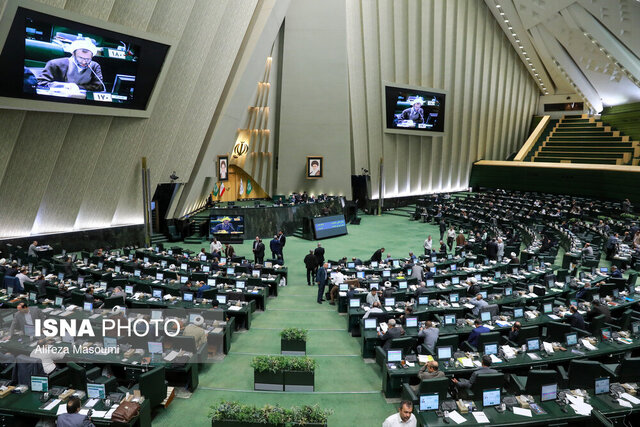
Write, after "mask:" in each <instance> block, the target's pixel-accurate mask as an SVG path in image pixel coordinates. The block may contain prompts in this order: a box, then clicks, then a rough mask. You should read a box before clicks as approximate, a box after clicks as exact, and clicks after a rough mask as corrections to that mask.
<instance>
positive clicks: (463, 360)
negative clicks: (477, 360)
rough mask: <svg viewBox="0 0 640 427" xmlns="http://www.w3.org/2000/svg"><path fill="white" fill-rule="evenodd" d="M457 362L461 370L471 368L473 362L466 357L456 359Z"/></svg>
mask: <svg viewBox="0 0 640 427" xmlns="http://www.w3.org/2000/svg"><path fill="white" fill-rule="evenodd" d="M458 362H460V364H461V365H462V367H463V368H473V361H472V360H471V359H469V358H468V357H458Z"/></svg>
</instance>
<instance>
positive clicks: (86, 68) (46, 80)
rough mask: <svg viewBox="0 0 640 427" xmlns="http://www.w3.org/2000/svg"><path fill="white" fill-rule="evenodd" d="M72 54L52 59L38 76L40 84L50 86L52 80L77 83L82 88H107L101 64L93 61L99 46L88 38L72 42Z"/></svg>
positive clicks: (95, 89) (96, 89)
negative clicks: (103, 79) (103, 80)
mask: <svg viewBox="0 0 640 427" xmlns="http://www.w3.org/2000/svg"><path fill="white" fill-rule="evenodd" d="M71 52H72V53H71V56H70V57H68V58H66V57H65V58H57V59H52V60H50V61H49V62H47V64H46V65H45V66H44V70H42V74H40V77H38V86H40V87H43V86H45V87H48V86H50V85H51V83H52V82H63V83H75V84H76V85H78V87H79V88H80V89H85V90H90V91H102V90H105V87H104V84H103V82H102V69H101V68H100V64H98V63H97V62H95V61H93V60H92V59H93V57H94V56H95V55H96V53H98V48H96V46H95V45H94V44H93V42H91V40H89V39H87V38H80V39H77V40H75V41H74V42H73V43H71Z"/></svg>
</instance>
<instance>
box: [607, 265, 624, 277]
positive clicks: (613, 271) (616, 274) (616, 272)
mask: <svg viewBox="0 0 640 427" xmlns="http://www.w3.org/2000/svg"><path fill="white" fill-rule="evenodd" d="M609 277H613V278H614V279H622V271H620V270H619V269H618V267H616V266H615V265H612V266H611V274H610V275H609Z"/></svg>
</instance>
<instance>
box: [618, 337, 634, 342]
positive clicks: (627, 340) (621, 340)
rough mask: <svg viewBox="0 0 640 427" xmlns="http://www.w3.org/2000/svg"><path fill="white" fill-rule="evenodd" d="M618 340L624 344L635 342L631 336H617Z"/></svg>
mask: <svg viewBox="0 0 640 427" xmlns="http://www.w3.org/2000/svg"><path fill="white" fill-rule="evenodd" d="M616 341H618V342H619V343H622V344H631V343H632V342H633V341H632V340H630V339H629V338H622V337H618V338H616Z"/></svg>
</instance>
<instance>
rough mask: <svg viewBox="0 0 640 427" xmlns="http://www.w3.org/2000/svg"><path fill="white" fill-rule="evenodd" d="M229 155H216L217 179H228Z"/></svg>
mask: <svg viewBox="0 0 640 427" xmlns="http://www.w3.org/2000/svg"><path fill="white" fill-rule="evenodd" d="M228 166H229V157H228V156H218V181H226V180H228V179H229V169H228Z"/></svg>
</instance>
